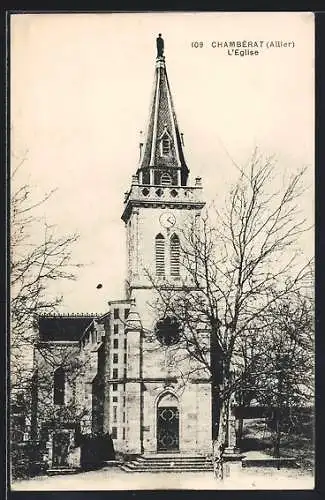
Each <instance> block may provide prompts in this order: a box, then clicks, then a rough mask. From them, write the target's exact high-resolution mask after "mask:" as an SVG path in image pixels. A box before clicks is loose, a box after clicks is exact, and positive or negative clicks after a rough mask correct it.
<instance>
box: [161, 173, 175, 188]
mask: <svg viewBox="0 0 325 500" xmlns="http://www.w3.org/2000/svg"><path fill="white" fill-rule="evenodd" d="M160 182H161V184H162V186H170V185H171V183H172V178H171V176H170V175H169V174H167V173H165V174H163V175H162V176H161V178H160Z"/></svg>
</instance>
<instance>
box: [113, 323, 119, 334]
mask: <svg viewBox="0 0 325 500" xmlns="http://www.w3.org/2000/svg"><path fill="white" fill-rule="evenodd" d="M117 333H118V325H114V334H115V335H116V334H117Z"/></svg>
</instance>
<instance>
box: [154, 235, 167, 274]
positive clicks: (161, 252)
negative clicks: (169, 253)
mask: <svg viewBox="0 0 325 500" xmlns="http://www.w3.org/2000/svg"><path fill="white" fill-rule="evenodd" d="M155 250H156V274H157V276H164V275H165V238H164V237H163V235H162V234H160V233H159V234H157V236H156V240H155Z"/></svg>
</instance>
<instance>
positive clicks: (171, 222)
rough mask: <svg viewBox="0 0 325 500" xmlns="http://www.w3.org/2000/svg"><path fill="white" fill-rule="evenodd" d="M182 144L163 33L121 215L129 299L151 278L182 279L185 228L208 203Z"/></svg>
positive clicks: (174, 282)
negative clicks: (145, 120)
mask: <svg viewBox="0 0 325 500" xmlns="http://www.w3.org/2000/svg"><path fill="white" fill-rule="evenodd" d="M183 148H184V146H183V139H182V134H181V133H180V130H179V126H178V122H177V118H176V112H175V107H174V103H173V99H172V94H171V90H170V85H169V81H168V76H167V69H166V60H165V55H164V41H163V39H162V38H161V35H159V36H158V38H157V57H156V61H155V77H154V86H153V92H152V100H151V105H150V111H149V120H148V125H147V131H146V136H145V138H144V141H143V144H142V147H141V156H140V159H139V164H138V167H137V170H136V172H135V174H134V175H133V176H132V182H131V188H130V190H129V191H128V192H127V193H126V195H125V200H124V211H123V214H122V220H123V221H124V222H125V227H126V239H127V280H126V292H127V297H128V298H130V297H132V298H135V299H137V297H138V296H139V295H141V296H142V298H143V299H144V295H148V293H149V290H150V288H152V286H151V285H152V279H150V277H154V278H155V279H156V278H158V279H159V280H160V281H163V282H164V283H166V284H167V283H169V284H170V285H171V286H173V287H175V286H176V287H177V285H180V284H181V280H182V276H181V269H180V267H181V266H180V258H181V256H180V248H181V246H182V241H181V238H182V229H183V228H184V225H185V224H192V223H193V222H195V220H197V217H199V216H200V213H201V210H202V208H203V207H204V205H205V203H204V201H203V200H202V185H201V179H200V178H196V179H195V183H194V185H189V169H188V166H187V164H186V161H185V156H184V150H183ZM145 290H146V291H147V292H145ZM137 302H138V300H137ZM140 302H143V301H142V300H140Z"/></svg>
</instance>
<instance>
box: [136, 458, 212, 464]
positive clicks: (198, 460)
mask: <svg viewBox="0 0 325 500" xmlns="http://www.w3.org/2000/svg"><path fill="white" fill-rule="evenodd" d="M136 461H137V462H138V463H142V464H170V463H171V462H174V463H178V464H184V463H189V464H193V463H205V462H212V460H211V459H205V458H190V459H189V458H173V459H170V458H168V459H167V458H166V459H164V460H159V458H152V459H150V460H143V459H137V460H136Z"/></svg>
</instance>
